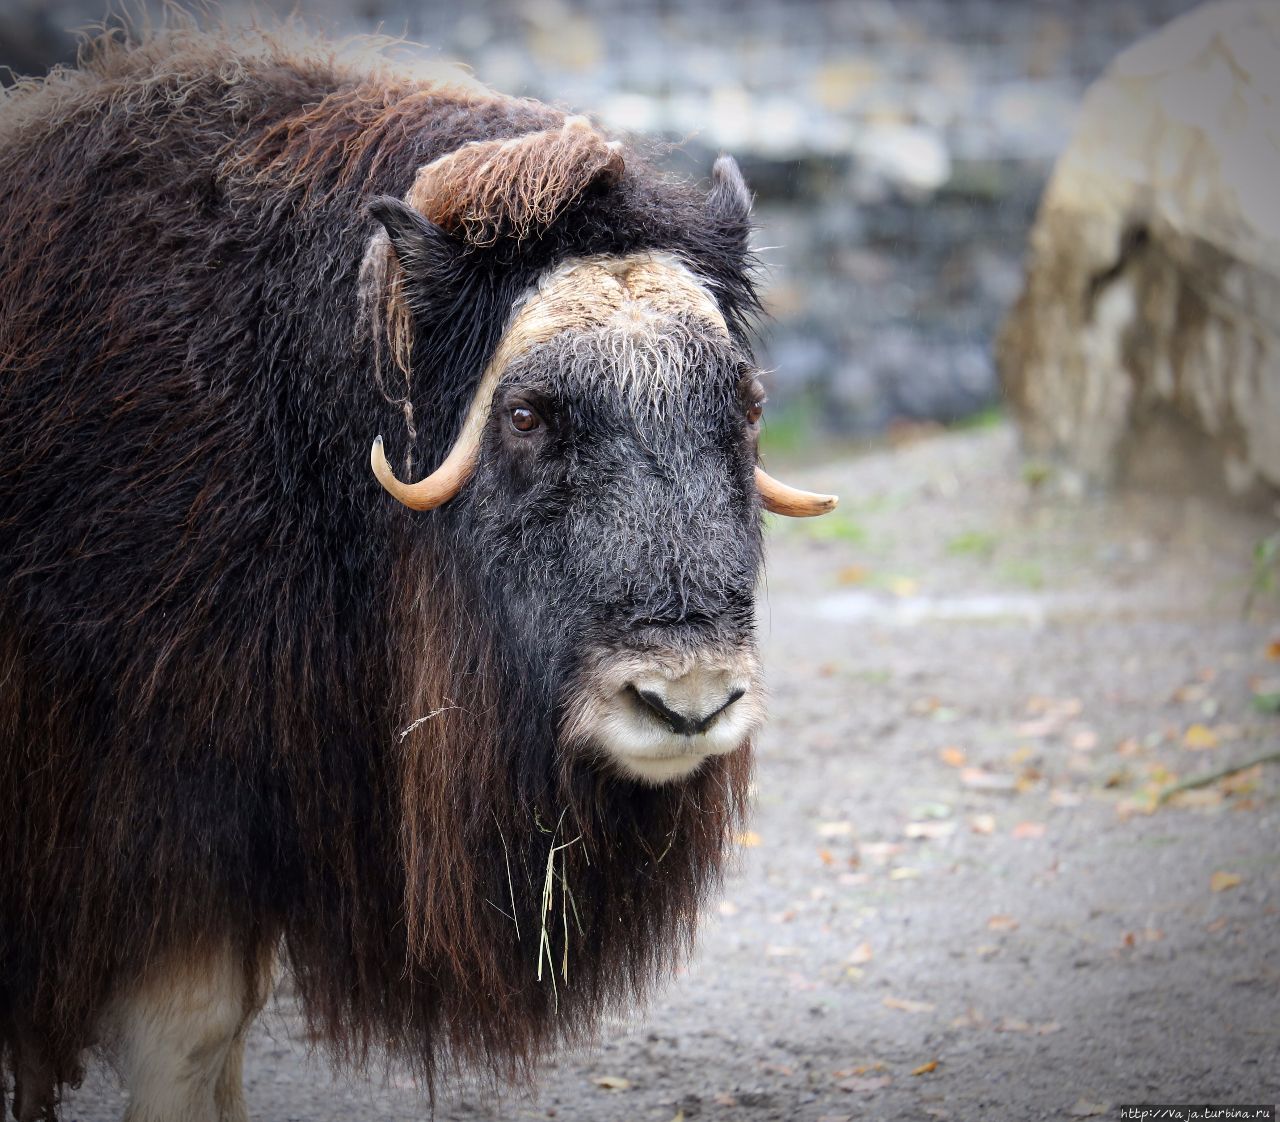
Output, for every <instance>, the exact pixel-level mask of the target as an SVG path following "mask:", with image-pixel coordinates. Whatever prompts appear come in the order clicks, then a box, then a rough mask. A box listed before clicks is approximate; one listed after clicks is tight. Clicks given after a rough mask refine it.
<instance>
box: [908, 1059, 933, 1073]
mask: <svg viewBox="0 0 1280 1122" xmlns="http://www.w3.org/2000/svg"><path fill="white" fill-rule="evenodd" d="M937 1070H938V1061H937V1060H930V1061H929V1062H928V1063H927V1064H921V1065H920V1066H919V1067H917V1068H912V1069H911V1074H912V1075H928V1074H929V1072H931V1071H937Z"/></svg>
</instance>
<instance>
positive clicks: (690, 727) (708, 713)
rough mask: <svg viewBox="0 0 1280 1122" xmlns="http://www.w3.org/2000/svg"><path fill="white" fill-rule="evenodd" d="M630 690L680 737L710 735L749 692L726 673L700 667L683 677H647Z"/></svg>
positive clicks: (646, 710)
mask: <svg viewBox="0 0 1280 1122" xmlns="http://www.w3.org/2000/svg"><path fill="white" fill-rule="evenodd" d="M627 688H628V689H629V690H630V691H631V693H632V694H633V695H634V697H635V699H636V701H637V702H638V704H639V705H640V707H641V708H642V709H643V710H644V711H645V712H646V713H648V714H650V715H651V716H652V717H654V718H655V719H656V720H657V721H659V722H660V723H661V724H663V725H665V726H666V727H667V728H668V729H670V730H671V731H672V732H674V733H676V734H677V735H679V736H697V735H698V734H699V733H704V732H706V731H707V730H708V729H710V728H711V726H712V725H713V724H715V722H716V721H717V720H719V718H720V716H721V715H722V714H723V713H724V712H725V711H726V710H728V709H729V708H730V706H732V705H734V704H735V703H737V702H738V701H740V700H741V699H742V697H743V696H744V695H745V694H746V692H747V688H746V686H745V685H740V684H738V683H735V682H731V681H730V680H729V674H728V673H727V672H726V671H723V670H705V669H702V668H700V667H695V668H694V669H693V670H690V671H689V672H688V673H687V674H684V675H682V676H681V677H679V678H665V677H661V676H658V675H653V676H646V677H644V678H640V679H637V680H636V681H633V682H628V683H627Z"/></svg>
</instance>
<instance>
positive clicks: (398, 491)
mask: <svg viewBox="0 0 1280 1122" xmlns="http://www.w3.org/2000/svg"><path fill="white" fill-rule="evenodd" d="M468 435H469V434H467V433H466V432H465V431H464V433H463V435H462V436H460V437H459V438H458V442H457V443H456V444H455V445H454V446H453V450H452V451H451V452H450V453H449V455H448V457H447V458H446V459H445V461H444V463H442V464H441V465H440V466H439V467H438V468H436V470H435V471H433V472H432V473H431V474H430V475H428V476H427V477H426V478H425V479H420V480H419V481H418V482H417V483H402V482H401V481H400V480H399V479H397V478H396V473H395V472H394V471H392V470H391V465H390V464H389V463H387V456H386V453H385V452H384V451H383V450H382V437H381V436H379V437H378V439H377V440H375V441H374V442H373V448H372V450H371V451H370V453H369V462H370V463H371V464H372V465H373V474H374V475H376V476H377V477H378V482H379V483H381V484H382V485H383V487H385V488H386V489H387V492H388V493H389V494H390V495H391V497H392V498H394V499H399V500H400V501H401V502H402V503H404V505H405V506H407V507H409V508H410V509H411V510H434V509H435V508H436V507H438V506H440V505H441V504H442V503H447V502H448V501H449V500H450V499H451V498H453V496H454V495H456V494H457V493H458V492H459V491H461V490H462V485H463V484H464V483H466V481H467V480H468V479H469V478H470V477H471V473H472V472H473V471H475V469H476V458H477V454H478V452H479V448H480V441H479V434H478V433H477V434H474V435H472V437H471V439H467V437H468Z"/></svg>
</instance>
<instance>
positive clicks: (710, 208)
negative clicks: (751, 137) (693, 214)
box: [707, 156, 751, 250]
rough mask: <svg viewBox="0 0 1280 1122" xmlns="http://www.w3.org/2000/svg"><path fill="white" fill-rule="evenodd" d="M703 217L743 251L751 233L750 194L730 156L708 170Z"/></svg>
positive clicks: (718, 161) (720, 159) (722, 157)
mask: <svg viewBox="0 0 1280 1122" xmlns="http://www.w3.org/2000/svg"><path fill="white" fill-rule="evenodd" d="M707 216H708V217H709V218H710V219H711V221H712V223H713V224H714V225H715V226H716V227H717V228H718V229H719V230H720V231H721V232H722V233H723V234H724V235H725V237H726V238H728V239H729V240H730V241H732V242H733V243H735V246H736V248H738V249H740V250H745V249H746V248H747V238H748V237H749V236H750V234H751V192H750V191H748V190H747V185H746V183H745V182H744V180H743V178H742V172H740V171H739V170H738V162H737V160H735V159H734V158H733V157H732V156H721V157H720V158H719V159H718V160H716V162H715V165H714V166H713V167H712V169H711V190H710V192H708V194H707Z"/></svg>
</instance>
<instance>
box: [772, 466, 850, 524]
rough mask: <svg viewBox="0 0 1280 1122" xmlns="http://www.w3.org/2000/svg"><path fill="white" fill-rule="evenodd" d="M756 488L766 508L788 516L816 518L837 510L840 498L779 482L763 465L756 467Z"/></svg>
mask: <svg viewBox="0 0 1280 1122" xmlns="http://www.w3.org/2000/svg"><path fill="white" fill-rule="evenodd" d="M756 489H757V490H758V491H759V492H760V499H761V501H762V502H763V503H764V508H765V510H769V511H772V512H773V513H774V514H781V515H785V516H786V517H787V518H815V517H817V516H818V515H819V514H828V513H830V512H831V511H833V510H835V508H836V503H838V502H839V501H840V500H839V499H838V498H836V496H835V495H816V494H814V493H813V492H812V491H801V490H799V489H798V488H796V487H788V486H787V485H786V484H785V483H779V482H778V481H777V480H776V479H774V478H773V476H772V475H770V474H769V473H768V472H767V471H765V470H764V468H762V467H757V468H756Z"/></svg>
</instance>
